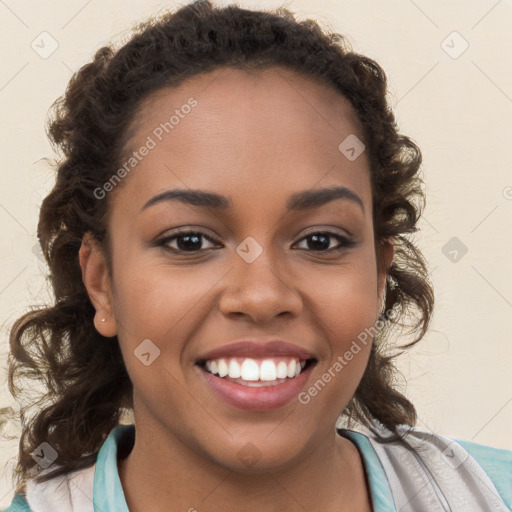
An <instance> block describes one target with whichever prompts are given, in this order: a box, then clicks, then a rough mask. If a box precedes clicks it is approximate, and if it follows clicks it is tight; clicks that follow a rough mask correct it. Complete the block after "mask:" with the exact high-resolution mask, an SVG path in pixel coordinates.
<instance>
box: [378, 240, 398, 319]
mask: <svg viewBox="0 0 512 512" xmlns="http://www.w3.org/2000/svg"><path fill="white" fill-rule="evenodd" d="M394 255H395V243H394V240H393V239H392V238H386V239H385V240H383V241H382V242H381V246H380V254H377V295H378V297H379V301H378V302H379V305H378V310H377V315H380V314H381V312H382V307H383V305H384V294H385V292H386V282H387V277H388V271H389V267H390V266H391V264H392V263H393V256H394Z"/></svg>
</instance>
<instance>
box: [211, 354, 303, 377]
mask: <svg viewBox="0 0 512 512" xmlns="http://www.w3.org/2000/svg"><path fill="white" fill-rule="evenodd" d="M282 359H283V358H276V359H263V360H260V359H258V360H256V359H252V358H250V357H246V358H244V359H243V361H242V364H240V362H239V361H240V359H238V360H237V358H227V359H226V358H221V359H211V360H209V361H206V363H205V369H206V371H208V372H209V373H212V374H214V375H218V376H219V377H221V378H223V377H226V376H227V377H229V378H231V379H242V380H245V381H251V382H254V381H276V380H278V379H279V380H281V379H286V378H289V379H292V378H294V377H297V376H298V375H300V373H301V371H302V369H303V368H304V367H305V366H306V361H299V359H290V360H289V361H288V362H287V361H283V360H282ZM287 359H288V358H287ZM277 361H279V362H277Z"/></svg>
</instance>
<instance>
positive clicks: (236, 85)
mask: <svg viewBox="0 0 512 512" xmlns="http://www.w3.org/2000/svg"><path fill="white" fill-rule="evenodd" d="M192 105H193V106H192ZM132 127H133V134H134V136H133V137H132V139H131V141H130V144H129V151H128V153H129V154H131V152H133V151H138V150H140V149H141V148H142V147H144V146H147V147H151V149H150V150H149V151H144V153H145V156H144V157H143V158H140V160H139V161H138V163H137V165H136V166H135V167H134V168H133V170H132V171H131V172H130V173H129V176H128V177H127V178H126V183H123V188H126V190H125V191H124V192H123V194H125V195H129V196H131V197H130V203H131V204H134V205H135V204H137V205H142V204H143V203H145V202H146V201H147V200H148V199H149V198H150V197H151V196H152V195H155V194H157V193H160V192H162V191H164V190H167V189H169V188H177V187H179V188H181V189H184V188H192V189H203V190H209V191H219V190H220V189H222V193H223V194H225V195H230V196H233V197H235V196H236V195H237V193H241V192H243V191H245V193H248V192H249V191H250V194H251V199H253V200H255V201H256V200H258V199H262V200H263V199H265V200H266V201H271V200H272V199H275V200H276V201H279V202H282V201H281V200H280V199H279V197H280V196H282V194H284V193H286V194H287V195H288V192H290V193H292V192H293V191H296V190H304V189H311V188H314V187H317V188H323V187H328V186H333V185H339V184H343V185H345V186H347V187H350V188H352V189H357V190H358V194H359V195H360V196H362V198H363V200H365V202H367V201H371V197H370V186H369V167H368V160H367V158H366V154H365V153H363V154H362V155H361V156H360V157H359V158H357V159H356V160H355V161H350V160H349V159H347V157H346V156H345V155H344V154H343V153H342V152H341V151H340V149H339V145H340V144H341V143H342V142H343V141H344V140H345V139H346V138H347V137H349V136H352V137H353V136H356V137H357V138H358V139H360V140H362V139H363V134H362V131H361V126H360V123H359V121H358V119H357V116H356V114H355V111H354V109H353V108H352V106H351V104H350V102H349V101H348V100H347V99H346V98H345V97H344V96H343V95H341V94H340V93H339V92H337V91H336V90H334V88H332V87H329V86H328V85H324V84H322V83H319V82H317V81H316V80H315V79H313V78H309V77H306V76H303V75H301V74H298V73H296V72H294V71H291V70H288V69H286V68H282V67H273V68H268V69H263V70H256V71H251V72H247V71H243V70H238V69H234V68H221V69H217V70H215V71H212V72H208V73H203V74H201V75H197V76H194V77H192V78H190V79H188V80H186V81H185V82H183V83H182V84H180V85H179V86H178V87H173V88H169V87H167V88H163V89H160V90H159V91H157V92H155V93H153V94H151V95H150V96H149V97H148V98H146V99H145V100H144V101H143V102H141V104H140V106H139V109H138V113H137V114H136V116H135V118H134V120H133V123H132ZM235 202H236V200H235Z"/></svg>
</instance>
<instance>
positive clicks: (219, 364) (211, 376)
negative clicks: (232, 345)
mask: <svg viewBox="0 0 512 512" xmlns="http://www.w3.org/2000/svg"><path fill="white" fill-rule="evenodd" d="M315 364H316V359H314V358H312V359H307V360H301V359H300V358H297V357H292V356H288V357H286V356H276V357H266V358H252V357H223V358H217V359H208V360H206V361H203V362H201V363H198V365H197V366H198V367H199V368H200V369H201V376H202V377H203V379H204V380H205V381H206V383H207V384H208V387H209V388H210V389H211V390H212V391H214V392H215V394H216V395H217V397H219V398H221V399H222V400H223V401H225V402H227V403H228V404H230V405H232V406H235V407H237V408H240V409H249V410H257V411H264V410H269V409H274V408H277V407H282V406H283V405H285V404H287V403H288V402H290V401H291V400H292V399H293V398H296V397H297V395H298V394H299V393H300V391H301V390H302V389H303V388H304V386H305V384H306V381H307V379H308V376H309V374H310V371H311V368H312V367H313V366H314V365H315Z"/></svg>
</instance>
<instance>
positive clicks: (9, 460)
mask: <svg viewBox="0 0 512 512" xmlns="http://www.w3.org/2000/svg"><path fill="white" fill-rule="evenodd" d="M227 3H229V2H218V4H219V5H223V4H227ZM239 3H240V5H243V6H247V7H262V8H265V7H277V6H279V5H280V3H279V2H277V1H271V0H268V1H262V2H255V1H241V2H239ZM177 5H181V4H178V3H177V2H172V1H170V2H158V1H151V0H149V1H148V0H131V1H120V0H110V1H108V2H106V1H103V2H99V1H97V0H89V1H87V0H72V1H69V0H57V1H53V2H43V1H42V2H34V1H24V0H5V1H4V0H0V52H1V62H2V65H1V69H0V109H1V114H2V117H1V119H2V125H1V128H0V129H1V140H2V170H1V176H2V186H1V187H0V227H1V236H2V244H1V246H0V257H1V263H2V264H1V273H0V323H1V335H2V336H1V339H0V353H1V359H0V360H1V361H2V369H1V370H2V371H1V373H0V375H1V378H0V407H3V406H7V405H11V404H12V399H11V397H10V395H9V394H8V392H7V388H6V386H5V380H6V372H5V357H6V354H7V350H8V344H7V334H8V329H9V326H10V324H11V323H12V322H13V321H14V320H15V319H16V318H17V317H18V316H19V315H20V314H21V313H22V312H23V311H24V309H25V308H26V307H27V306H28V305H29V304H37V303H40V302H41V301H42V300H44V297H45V291H44V287H43V284H44V280H43V277H42V271H43V270H44V265H43V262H42V261H41V260H40V259H39V258H38V253H37V251H36V250H34V244H35V241H36V238H35V233H36V223H37V215H38V206H39V204H40V202H41V200H42V199H43V197H44V196H45V195H46V193H47V192H48V191H49V189H50V187H51V185H52V173H51V171H50V170H49V169H48V167H47V166H46V164H45V162H44V161H41V160H40V159H42V158H43V157H52V156H53V154H52V152H51V149H50V147H49V143H48V142H47V140H46V136H45V132H44V126H43V123H44V121H45V117H46V113H47V110H48V108H49V107H50V105H51V103H52V102H53V101H54V100H55V99H56V98H57V97H58V96H59V95H60V94H62V93H63V92H64V90H65V87H66V84H67V82H68V80H69V78H70V77H71V74H72V73H73V72H74V71H76V70H77V69H78V68H79V67H80V66H81V65H83V64H84V63H86V62H88V61H89V60H90V59H91V58H92V56H93V53H94V52H95V51H96V49H98V48H99V47H100V46H102V45H103V44H105V43H106V42H107V41H109V40H110V39H112V38H113V39H114V40H116V41H117V40H121V39H122V37H123V35H124V34H126V32H125V31H126V30H127V29H128V28H129V27H130V26H131V25H132V24H133V23H134V22H135V21H138V20H140V19H141V18H144V17H146V16H147V15H150V14H152V13H155V12H157V11H158V10H160V9H164V8H168V7H174V6H177ZM284 5H286V6H288V7H289V8H290V9H292V10H293V11H295V12H296V13H297V14H298V16H299V18H305V17H313V18H316V19H317V20H319V21H320V22H321V23H322V24H323V25H324V26H326V27H330V28H332V29H334V30H336V31H338V32H341V33H344V34H347V35H348V36H349V37H350V40H351V41H352V43H353V45H354V49H355V50H356V51H359V52H361V53H364V54H366V55H368V56H369V57H372V58H374V59H376V60H377V62H379V63H380V64H381V66H382V67H383V68H384V69H385V70H386V72H387V74H388V77H389V82H390V93H391V97H392V101H393V104H394V107H395V110H396V113H397V119H398V122H399V125H400V128H401V131H403V132H404V133H406V134H408V135H410V136H411V137H412V138H413V139H414V140H415V141H416V142H417V143H418V144H419V145H420V147H421V148H422V151H423V156H424V166H423V170H424V175H425V181H426V186H427V194H428V205H427V209H426V211H425V217H424V219H423V221H422V224H421V227H422V232H421V233H420V234H419V235H418V240H419V242H420V245H421V247H422V248H423V249H424V252H425V255H426V257H427V260H428V261H429V263H430V268H431V273H432V278H433V281H434V285H435V289H436V296H437V304H436V310H435V316H434V321H433V325H432V329H431V332H430V333H429V334H428V335H427V336H426V338H425V339H424V340H423V341H422V342H421V343H420V344H419V345H418V346H417V348H415V349H414V350H413V351H411V352H410V353H409V354H408V355H405V356H403V357H402V359H401V360H400V367H401V369H402V371H403V374H404V376H405V378H406V379H407V382H408V384H407V393H408V395H409V396H410V397H411V398H412V399H413V400H414V402H415V404H416V405H417V408H418V412H419V417H420V422H419V427H420V428H423V429H425V430H432V431H435V432H437V433H441V434H445V435H450V436H454V437H458V438H462V439H466V440H473V441H474V442H478V443H482V444H488V445H494V446H497V447H502V448H509V449H512V436H511V432H512V429H511V427H512V379H511V360H512V337H511V334H510V332H511V331H512V271H511V265H510V257H511V255H512V241H511V240H512V236H511V233H512V170H511V157H510V146H511V140H510V138H511V131H510V119H511V117H512V72H511V71H510V62H511V56H512V32H511V31H510V26H511V23H512V5H511V3H510V2H506V1H496V0H480V1H472V2H467V1H463V0H459V1H452V2H445V1H442V0H430V1H427V0H415V1H412V0H388V1H383V2H379V1H377V0H344V1H341V0H316V1H312V0H292V1H288V2H287V3H286V4H284ZM44 31H46V32H48V33H49V34H51V37H52V38H54V39H55V40H56V41H57V43H58V48H57V50H56V51H55V52H54V53H53V54H52V55H50V56H49V57H48V58H42V57H41V56H40V55H39V54H38V53H36V51H34V50H33V49H32V47H31V44H32V42H33V41H34V40H36V42H37V41H40V38H41V37H47V38H48V36H40V34H41V33H42V32H44ZM454 31H456V32H458V33H459V34H460V36H458V35H453V34H452V32H454ZM450 34H452V35H450ZM447 38H448V39H447ZM444 40H446V42H445V43H444V45H443V46H444V48H445V49H446V50H447V51H448V53H451V56H450V55H449V54H448V53H447V51H445V49H443V46H442V42H443V41H444ZM47 41H48V42H49V41H50V40H49V39H47ZM466 42H467V44H469V47H468V48H467V50H466V51H464V52H463V53H462V54H460V55H458V53H459V52H460V51H461V50H462V49H463V48H464V47H465V45H466ZM45 47H46V48H50V46H49V44H48V45H46V46H45ZM454 57H457V58H454ZM453 237H457V238H458V240H459V242H457V243H458V244H459V245H460V244H464V245H465V246H466V247H467V253H466V254H465V255H464V256H462V257H461V252H460V251H459V252H458V258H459V259H458V261H456V262H453V261H451V260H450V259H449V258H448V257H447V256H446V255H445V253H448V255H449V256H450V254H449V251H452V250H453V248H454V247H452V246H450V245H449V246H447V247H445V244H447V243H448V241H449V240H450V239H452V238H453ZM452 243H453V242H452ZM443 248H444V252H443ZM454 256H455V253H453V252H452V255H451V256H450V257H454ZM8 433H10V434H13V435H15V434H16V431H13V430H12V428H11V429H9V430H8ZM0 442H1V446H0V468H1V469H0V507H2V506H6V505H7V504H8V503H9V502H10V498H11V495H12V490H11V487H10V480H9V478H8V477H9V473H10V468H11V467H12V464H13V462H14V456H15V455H16V441H15V440H11V441H9V440H5V439H0Z"/></svg>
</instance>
